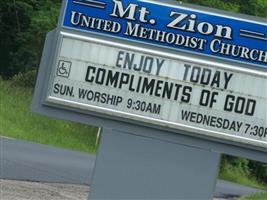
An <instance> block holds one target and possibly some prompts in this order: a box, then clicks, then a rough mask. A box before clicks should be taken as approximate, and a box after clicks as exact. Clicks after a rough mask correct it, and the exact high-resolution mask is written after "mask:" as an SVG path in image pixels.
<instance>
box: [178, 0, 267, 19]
mask: <svg viewBox="0 0 267 200" xmlns="http://www.w3.org/2000/svg"><path fill="white" fill-rule="evenodd" d="M182 2H185V3H191V4H196V5H201V6H207V7H211V8H217V9H222V10H227V11H232V12H236V13H237V12H238V13H243V14H248V15H253V16H258V17H267V0H247V1H244V0H182Z"/></svg>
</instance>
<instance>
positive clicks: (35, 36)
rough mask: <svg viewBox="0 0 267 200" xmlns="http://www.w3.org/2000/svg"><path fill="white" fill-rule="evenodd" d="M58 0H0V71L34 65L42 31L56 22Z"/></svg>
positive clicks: (10, 71)
mask: <svg viewBox="0 0 267 200" xmlns="http://www.w3.org/2000/svg"><path fill="white" fill-rule="evenodd" d="M60 2H61V1H60V0H42V1H38V0H9V1H1V2H0V38H1V40H0V75H2V76H3V77H4V78H10V77H12V76H13V75H15V74H17V73H19V72H25V71H27V70H30V69H33V68H36V67H37V66H38V65H39V59H40V56H41V52H42V47H43V43H44V39H45V35H46V33H47V32H48V31H50V30H52V29H53V28H55V27H56V25H57V18H58V15H59V8H60Z"/></svg>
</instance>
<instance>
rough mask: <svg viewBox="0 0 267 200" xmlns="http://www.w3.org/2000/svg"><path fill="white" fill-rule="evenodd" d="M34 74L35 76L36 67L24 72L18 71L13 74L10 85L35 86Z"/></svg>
mask: <svg viewBox="0 0 267 200" xmlns="http://www.w3.org/2000/svg"><path fill="white" fill-rule="evenodd" d="M36 76H37V70H36V69H33V70H29V71H26V72H25V73H21V72H19V73H18V74H16V75H15V76H13V78H12V82H11V83H12V86H13V87H14V86H15V87H16V86H19V87H30V88H33V87H34V86H35V82H36Z"/></svg>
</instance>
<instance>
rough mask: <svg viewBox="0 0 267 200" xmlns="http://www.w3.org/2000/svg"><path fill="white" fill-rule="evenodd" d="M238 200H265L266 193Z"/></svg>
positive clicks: (266, 197) (266, 198) (266, 199)
mask: <svg viewBox="0 0 267 200" xmlns="http://www.w3.org/2000/svg"><path fill="white" fill-rule="evenodd" d="M239 200H267V191H266V192H262V193H257V194H253V195H250V196H246V197H242V198H240V199H239Z"/></svg>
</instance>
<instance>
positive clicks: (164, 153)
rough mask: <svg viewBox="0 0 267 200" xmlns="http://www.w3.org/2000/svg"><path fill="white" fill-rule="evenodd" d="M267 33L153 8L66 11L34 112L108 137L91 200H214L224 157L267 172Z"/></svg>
mask: <svg viewBox="0 0 267 200" xmlns="http://www.w3.org/2000/svg"><path fill="white" fill-rule="evenodd" d="M266 43H267V25H266V20H263V19H257V20H256V21H255V20H253V19H250V18H248V17H247V16H245V17H244V16H242V17H241V16H233V15H231V14H229V13H221V12H218V11H214V10H207V9H203V8H196V7H191V6H189V5H186V6H185V5H180V4H177V3H176V2H166V1H164V2H161V1H152V0H141V1H137V0H134V1H133V0H132V1H129V0H126V1H118V0H113V1H110V0H101V1H100V0H99V1H89V0H67V1H64V3H63V6H62V13H61V18H60V22H59V25H58V28H57V29H56V30H54V31H53V32H51V33H49V34H48V36H47V40H46V44H45V48H44V53H43V57H42V62H41V65H40V70H39V74H38V80H37V84H36V89H35V94H34V101H33V111H34V112H37V113H41V114H45V115H48V116H52V117H58V118H62V119H67V120H72V121H77V122H80V123H84V124H88V125H97V126H100V127H103V131H102V138H101V143H100V149H99V153H98V155H97V162H96V169H95V174H94V178H93V183H92V191H91V197H90V199H211V198H212V194H213V189H214V187H215V182H216V178H217V173H218V166H219V159H220V155H221V154H222V153H225V154H231V155H236V156H243V157H247V158H250V159H254V160H259V161H263V162H267V157H266V153H267V93H266V92H263V91H267V45H266Z"/></svg>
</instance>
